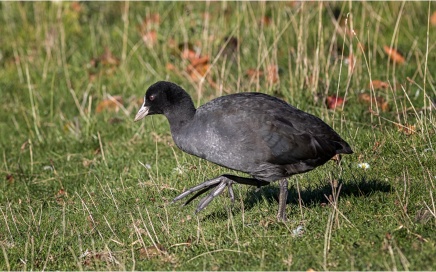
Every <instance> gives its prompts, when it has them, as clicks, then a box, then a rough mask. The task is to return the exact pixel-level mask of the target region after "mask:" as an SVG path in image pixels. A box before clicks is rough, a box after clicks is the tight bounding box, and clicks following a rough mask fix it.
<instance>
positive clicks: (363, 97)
mask: <svg viewBox="0 0 436 272" xmlns="http://www.w3.org/2000/svg"><path fill="white" fill-rule="evenodd" d="M359 100H360V101H362V102H364V103H366V104H371V103H372V104H375V103H377V106H378V107H380V108H381V110H382V112H386V111H389V104H388V102H387V101H386V100H385V99H384V98H383V97H381V96H377V97H371V95H369V94H367V93H362V94H359Z"/></svg>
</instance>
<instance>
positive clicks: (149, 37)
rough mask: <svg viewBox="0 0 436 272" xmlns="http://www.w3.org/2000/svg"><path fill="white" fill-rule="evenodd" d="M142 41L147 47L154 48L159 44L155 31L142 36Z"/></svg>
mask: <svg viewBox="0 0 436 272" xmlns="http://www.w3.org/2000/svg"><path fill="white" fill-rule="evenodd" d="M142 40H143V41H144V43H145V45H146V46H147V47H149V48H152V47H153V45H155V44H156V42H157V32H156V31H155V30H150V31H148V32H146V33H144V34H143V35H142Z"/></svg>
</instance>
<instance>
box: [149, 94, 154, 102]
mask: <svg viewBox="0 0 436 272" xmlns="http://www.w3.org/2000/svg"><path fill="white" fill-rule="evenodd" d="M155 97H156V96H155V95H153V94H152V95H150V96H149V97H148V100H150V101H153V100H154V99H155Z"/></svg>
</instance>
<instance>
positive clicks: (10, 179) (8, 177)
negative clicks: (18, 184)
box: [6, 174, 14, 183]
mask: <svg viewBox="0 0 436 272" xmlns="http://www.w3.org/2000/svg"><path fill="white" fill-rule="evenodd" d="M6 180H7V181H8V182H9V183H13V182H14V176H13V175H12V174H7V175H6Z"/></svg>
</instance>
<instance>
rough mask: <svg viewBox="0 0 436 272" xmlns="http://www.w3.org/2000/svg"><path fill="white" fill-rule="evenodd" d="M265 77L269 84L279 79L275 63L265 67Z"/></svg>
mask: <svg viewBox="0 0 436 272" xmlns="http://www.w3.org/2000/svg"><path fill="white" fill-rule="evenodd" d="M266 79H267V80H268V82H269V83H271V84H274V83H277V81H279V67H278V66H277V65H270V66H268V67H267V68H266Z"/></svg>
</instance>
